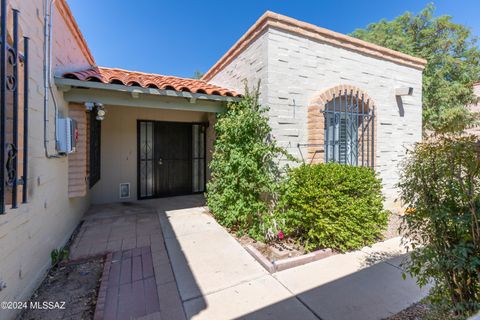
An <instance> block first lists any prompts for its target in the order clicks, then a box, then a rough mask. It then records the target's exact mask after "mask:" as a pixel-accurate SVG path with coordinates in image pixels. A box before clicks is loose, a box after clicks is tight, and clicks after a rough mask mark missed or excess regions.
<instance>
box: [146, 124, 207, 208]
mask: <svg viewBox="0 0 480 320" xmlns="http://www.w3.org/2000/svg"><path fill="white" fill-rule="evenodd" d="M137 130H138V133H137V134H138V188H137V190H138V198H139V199H148V198H156V197H163V196H175V195H182V194H191V193H199V192H203V191H205V172H206V163H205V162H206V161H205V156H206V148H205V144H206V133H205V124H203V123H179V122H159V121H148V120H140V121H138V127H137Z"/></svg>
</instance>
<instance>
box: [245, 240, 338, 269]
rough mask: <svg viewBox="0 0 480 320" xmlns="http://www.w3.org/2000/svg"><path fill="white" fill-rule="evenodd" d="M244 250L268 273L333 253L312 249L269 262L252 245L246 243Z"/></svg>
mask: <svg viewBox="0 0 480 320" xmlns="http://www.w3.org/2000/svg"><path fill="white" fill-rule="evenodd" d="M244 248H245V250H247V252H248V253H250V255H251V256H252V257H253V258H254V259H255V260H257V262H258V263H260V264H261V265H262V267H264V268H265V270H267V271H268V272H269V273H275V272H278V271H282V270H286V269H290V268H294V267H298V266H301V265H304V264H307V263H309V262H313V261H317V260H321V259H324V258H327V257H330V256H332V255H334V254H335V253H334V252H333V251H332V249H321V250H317V251H313V252H310V253H307V254H304V255H301V256H297V257H292V258H285V259H279V260H276V261H273V262H270V261H269V260H268V259H267V258H266V257H265V256H264V255H263V254H262V253H261V252H260V251H258V250H257V249H256V248H255V247H254V246H252V245H250V244H249V245H246V246H245V247H244Z"/></svg>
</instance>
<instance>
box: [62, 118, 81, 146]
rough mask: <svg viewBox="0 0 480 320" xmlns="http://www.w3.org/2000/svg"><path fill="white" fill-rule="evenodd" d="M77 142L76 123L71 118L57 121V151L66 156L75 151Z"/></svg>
mask: <svg viewBox="0 0 480 320" xmlns="http://www.w3.org/2000/svg"><path fill="white" fill-rule="evenodd" d="M77 141H78V128H77V121H75V120H73V119H71V118H60V119H58V120H57V151H58V152H59V153H63V154H68V153H72V152H75V151H76V146H77Z"/></svg>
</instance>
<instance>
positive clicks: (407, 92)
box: [395, 87, 413, 97]
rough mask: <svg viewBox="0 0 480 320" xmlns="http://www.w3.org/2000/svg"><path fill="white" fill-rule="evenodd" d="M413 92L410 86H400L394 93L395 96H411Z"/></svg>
mask: <svg viewBox="0 0 480 320" xmlns="http://www.w3.org/2000/svg"><path fill="white" fill-rule="evenodd" d="M412 94H413V88H412V87H400V88H396V89H395V95H396V96H397V97H401V96H411V95H412Z"/></svg>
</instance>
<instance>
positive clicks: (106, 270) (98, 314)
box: [93, 252, 113, 320]
mask: <svg viewBox="0 0 480 320" xmlns="http://www.w3.org/2000/svg"><path fill="white" fill-rule="evenodd" d="M112 257H113V253H111V252H110V253H108V254H107V255H106V257H105V263H104V265H103V272H102V278H101V280H100V288H99V289H98V296H97V303H96V305H95V314H94V316H93V319H94V320H102V319H103V313H104V310H105V299H106V297H107V285H108V278H109V276H110V266H111V264H112Z"/></svg>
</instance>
